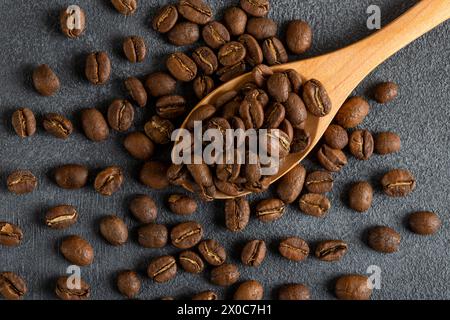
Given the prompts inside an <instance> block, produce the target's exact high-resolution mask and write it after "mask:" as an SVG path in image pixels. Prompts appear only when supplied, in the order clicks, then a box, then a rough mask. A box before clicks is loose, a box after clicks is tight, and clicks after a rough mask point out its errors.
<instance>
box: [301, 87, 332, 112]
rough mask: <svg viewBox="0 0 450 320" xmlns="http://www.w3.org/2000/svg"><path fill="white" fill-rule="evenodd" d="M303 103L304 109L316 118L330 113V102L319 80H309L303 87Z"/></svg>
mask: <svg viewBox="0 0 450 320" xmlns="http://www.w3.org/2000/svg"><path fill="white" fill-rule="evenodd" d="M303 101H304V102H305V105H306V108H307V109H308V111H309V112H311V113H312V114H313V115H315V116H316V117H323V116H326V115H327V114H328V113H330V111H331V100H330V97H329V96H328V93H327V91H326V89H325V87H324V86H323V85H322V83H320V81H319V80H316V79H311V80H309V81H307V82H306V83H305V85H304V86H303Z"/></svg>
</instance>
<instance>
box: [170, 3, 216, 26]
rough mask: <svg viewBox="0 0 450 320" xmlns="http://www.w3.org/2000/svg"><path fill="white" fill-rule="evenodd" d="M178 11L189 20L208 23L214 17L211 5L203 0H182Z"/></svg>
mask: <svg viewBox="0 0 450 320" xmlns="http://www.w3.org/2000/svg"><path fill="white" fill-rule="evenodd" d="M178 12H179V13H180V14H181V15H182V16H183V17H184V18H185V19H186V20H189V21H192V22H194V23H197V24H207V23H208V22H209V21H211V19H212V18H213V13H212V9H211V7H210V6H209V5H208V4H206V3H205V2H204V1H203V0H180V1H179V3H178Z"/></svg>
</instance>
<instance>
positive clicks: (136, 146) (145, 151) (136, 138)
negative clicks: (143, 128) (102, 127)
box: [123, 132, 155, 160]
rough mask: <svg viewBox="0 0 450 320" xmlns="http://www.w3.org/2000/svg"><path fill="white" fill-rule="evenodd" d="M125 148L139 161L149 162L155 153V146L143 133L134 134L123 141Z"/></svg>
mask: <svg viewBox="0 0 450 320" xmlns="http://www.w3.org/2000/svg"><path fill="white" fill-rule="evenodd" d="M123 146H124V147H125V149H126V150H127V151H128V152H129V153H130V155H131V156H132V157H133V158H135V159H138V160H149V159H150V158H151V157H152V156H153V154H154V153H155V144H154V143H153V141H152V140H150V139H149V138H147V136H146V135H145V134H143V133H142V132H132V133H130V134H128V135H127V136H126V137H125V139H124V140H123Z"/></svg>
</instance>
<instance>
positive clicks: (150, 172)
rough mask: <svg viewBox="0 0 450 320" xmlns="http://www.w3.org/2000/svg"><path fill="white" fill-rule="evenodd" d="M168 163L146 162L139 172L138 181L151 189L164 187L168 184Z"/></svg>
mask: <svg viewBox="0 0 450 320" xmlns="http://www.w3.org/2000/svg"><path fill="white" fill-rule="evenodd" d="M168 168H169V165H168V164H166V163H164V162H160V161H149V162H146V163H145V164H144V165H143V166H142V169H141V172H140V174H139V179H140V181H141V182H142V183H143V184H145V185H146V186H147V187H150V188H152V189H157V190H160V189H164V188H167V187H168V186H169V181H168V180H167V169H168Z"/></svg>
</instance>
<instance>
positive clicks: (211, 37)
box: [202, 21, 230, 49]
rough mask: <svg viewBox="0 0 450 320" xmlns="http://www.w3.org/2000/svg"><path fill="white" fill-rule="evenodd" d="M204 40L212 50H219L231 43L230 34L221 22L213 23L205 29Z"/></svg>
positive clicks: (203, 32)
mask: <svg viewBox="0 0 450 320" xmlns="http://www.w3.org/2000/svg"><path fill="white" fill-rule="evenodd" d="M202 36H203V40H204V41H205V43H206V44H207V45H208V46H209V47H210V48H212V49H219V48H220V47H221V46H223V45H224V44H226V43H227V42H229V41H230V33H229V32H228V30H227V28H226V27H225V26H224V25H223V24H221V23H220V22H217V21H213V22H210V23H208V24H207V25H206V26H205V27H203V31H202Z"/></svg>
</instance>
